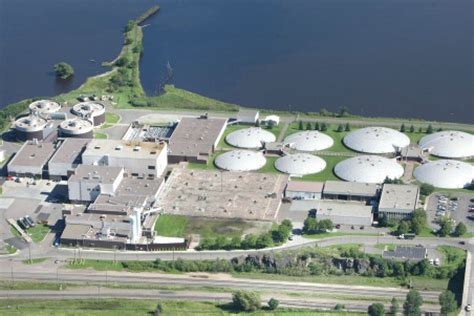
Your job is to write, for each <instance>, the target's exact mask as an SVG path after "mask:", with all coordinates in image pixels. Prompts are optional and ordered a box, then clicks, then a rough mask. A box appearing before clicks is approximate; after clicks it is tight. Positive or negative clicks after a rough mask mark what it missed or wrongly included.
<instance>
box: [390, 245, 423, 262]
mask: <svg viewBox="0 0 474 316" xmlns="http://www.w3.org/2000/svg"><path fill="white" fill-rule="evenodd" d="M427 253H428V250H427V249H426V248H425V247H423V246H414V247H413V246H397V248H395V250H394V251H384V252H383V257H384V258H396V259H408V260H423V259H424V258H426V254H427Z"/></svg>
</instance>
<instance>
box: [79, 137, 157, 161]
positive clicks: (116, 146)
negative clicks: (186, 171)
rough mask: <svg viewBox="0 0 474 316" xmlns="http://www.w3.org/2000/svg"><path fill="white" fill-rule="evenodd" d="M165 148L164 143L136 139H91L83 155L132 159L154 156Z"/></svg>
mask: <svg viewBox="0 0 474 316" xmlns="http://www.w3.org/2000/svg"><path fill="white" fill-rule="evenodd" d="M165 149H166V144H165V143H147V142H136V141H124V140H112V139H92V140H91V141H90V143H89V144H88V145H87V148H86V150H85V151H84V154H83V155H84V156H100V155H108V156H110V157H122V158H132V157H133V159H149V158H154V157H155V158H156V157H157V156H158V155H159V154H160V152H161V151H162V150H165Z"/></svg>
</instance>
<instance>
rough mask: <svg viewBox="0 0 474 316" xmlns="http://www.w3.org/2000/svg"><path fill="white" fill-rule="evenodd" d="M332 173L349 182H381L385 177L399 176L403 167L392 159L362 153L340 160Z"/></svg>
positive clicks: (396, 177)
mask: <svg viewBox="0 0 474 316" xmlns="http://www.w3.org/2000/svg"><path fill="white" fill-rule="evenodd" d="M334 173H335V174H336V175H337V176H338V177H339V178H341V179H343V180H346V181H350V182H361V183H382V182H383V181H384V180H385V179H386V178H389V179H392V180H393V179H399V178H401V177H402V176H403V167H402V166H401V165H400V164H399V163H397V162H396V161H395V160H394V159H388V158H385V157H380V156H372V155H363V156H356V157H353V158H349V159H346V160H343V161H341V162H340V163H338V164H337V165H336V166H335V167H334Z"/></svg>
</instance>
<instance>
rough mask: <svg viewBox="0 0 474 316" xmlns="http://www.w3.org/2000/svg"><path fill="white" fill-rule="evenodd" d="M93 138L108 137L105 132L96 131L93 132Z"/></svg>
mask: <svg viewBox="0 0 474 316" xmlns="http://www.w3.org/2000/svg"><path fill="white" fill-rule="evenodd" d="M94 138H95V139H107V138H109V137H108V136H107V134H105V133H97V132H94Z"/></svg>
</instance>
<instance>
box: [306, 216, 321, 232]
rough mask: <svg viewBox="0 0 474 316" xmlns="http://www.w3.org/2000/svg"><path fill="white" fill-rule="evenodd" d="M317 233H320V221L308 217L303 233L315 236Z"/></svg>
mask: <svg viewBox="0 0 474 316" xmlns="http://www.w3.org/2000/svg"><path fill="white" fill-rule="evenodd" d="M317 231H318V221H317V220H316V218H314V217H310V216H308V217H307V218H306V219H305V220H304V224H303V233H305V234H314V233H316V232H317Z"/></svg>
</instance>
